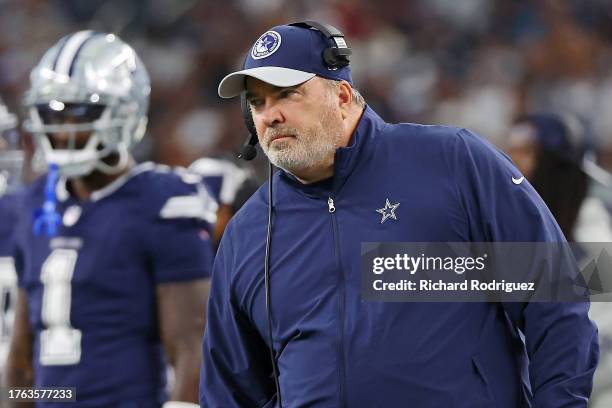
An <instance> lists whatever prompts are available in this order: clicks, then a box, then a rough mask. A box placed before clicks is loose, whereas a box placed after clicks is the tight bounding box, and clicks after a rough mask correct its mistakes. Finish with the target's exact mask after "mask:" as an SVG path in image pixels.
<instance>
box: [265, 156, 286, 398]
mask: <svg viewBox="0 0 612 408" xmlns="http://www.w3.org/2000/svg"><path fill="white" fill-rule="evenodd" d="M273 176H274V166H273V165H272V162H268V231H267V236H266V258H265V261H264V286H265V288H266V314H267V316H268V350H269V351H270V362H271V363H272V371H273V374H274V387H276V399H277V401H278V407H279V408H282V407H283V403H282V400H281V390H280V384H279V380H278V376H279V373H278V365H277V364H276V355H275V352H274V343H273V340H272V305H271V298H270V250H271V247H272V214H273V212H272V210H273V207H272V177H273Z"/></svg>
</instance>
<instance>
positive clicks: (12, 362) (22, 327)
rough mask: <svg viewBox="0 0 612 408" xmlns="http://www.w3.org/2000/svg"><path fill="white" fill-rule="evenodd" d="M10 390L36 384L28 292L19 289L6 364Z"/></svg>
mask: <svg viewBox="0 0 612 408" xmlns="http://www.w3.org/2000/svg"><path fill="white" fill-rule="evenodd" d="M6 381H7V384H6V385H7V387H8V388H15V387H31V386H32V384H33V382H34V371H33V369H32V331H31V329H30V322H29V319H28V298H27V294H26V291H25V290H24V289H23V288H19V290H18V292H17V302H16V306H15V323H14V325H13V337H12V339H11V346H10V349H9V355H8V358H7V362H6ZM15 406H19V407H31V406H33V405H31V404H30V403H27V404H26V403H19V404H18V405H15Z"/></svg>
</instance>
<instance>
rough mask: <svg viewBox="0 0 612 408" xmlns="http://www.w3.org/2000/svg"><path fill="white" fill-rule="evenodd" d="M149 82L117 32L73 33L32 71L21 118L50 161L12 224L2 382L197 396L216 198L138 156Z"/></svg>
mask: <svg viewBox="0 0 612 408" xmlns="http://www.w3.org/2000/svg"><path fill="white" fill-rule="evenodd" d="M149 93H150V82H149V76H148V74H147V71H146V69H145V67H144V66H143V64H142V62H141V61H140V59H139V58H138V56H137V55H136V53H135V52H134V50H133V49H132V48H131V47H130V46H128V45H127V44H125V43H124V42H123V41H121V40H120V39H119V38H118V37H116V36H114V35H112V34H103V33H95V32H91V31H81V32H77V33H75V34H72V35H69V36H67V37H65V38H63V39H62V40H60V41H59V42H58V43H57V44H56V45H54V46H53V47H51V48H50V49H49V50H48V51H47V52H46V53H45V54H44V56H43V58H42V59H41V61H40V63H39V64H38V66H36V67H35V68H34V70H33V71H32V74H31V88H30V90H29V91H28V92H27V94H26V97H25V102H26V107H27V109H28V111H29V121H28V122H27V124H26V126H27V128H28V129H29V130H30V131H31V132H32V133H33V134H34V136H35V138H36V141H37V146H38V149H40V151H41V152H42V155H43V156H44V158H45V160H46V161H47V163H49V171H48V174H47V177H46V179H44V178H43V179H41V180H38V181H37V182H35V183H34V184H33V185H32V186H31V188H30V189H29V190H28V191H27V192H26V194H25V198H24V204H23V211H22V214H24V216H22V217H21V218H20V223H19V226H18V229H17V230H18V232H17V234H18V235H17V246H18V250H17V254H16V265H17V271H18V277H19V281H18V283H19V292H18V299H17V310H16V318H15V333H14V337H13V341H12V343H11V351H10V355H9V361H8V383H9V386H11V387H17V386H19V387H22V386H35V387H37V388H46V387H74V388H75V390H74V391H75V394H76V395H75V397H76V401H77V402H76V403H74V402H60V403H59V404H55V405H54V406H66V407H81V406H82V407H160V406H162V404H163V406H164V407H184V406H195V404H194V403H195V402H196V401H197V383H198V368H199V364H200V363H199V361H200V352H199V345H200V339H201V336H202V331H203V326H204V319H203V316H202V312H203V311H204V310H205V302H206V299H207V294H208V287H209V283H208V276H209V273H210V267H211V264H212V257H213V255H212V254H213V252H212V245H211V242H210V239H209V237H210V229H211V224H212V223H213V222H214V213H215V210H216V203H214V201H213V200H211V198H210V197H209V196H208V195H207V193H206V190H205V189H204V188H203V187H202V185H201V184H200V183H199V181H200V180H199V178H198V177H197V176H194V175H190V174H187V173H185V172H182V173H181V172H175V171H172V170H170V169H168V168H165V167H162V166H156V165H154V164H152V163H144V164H141V165H134V163H133V159H132V158H131V155H130V153H129V151H130V149H131V148H132V146H133V145H134V144H135V143H136V142H137V141H138V140H139V139H140V138H141V137H142V136H143V134H144V132H145V127H146V122H147V107H148V102H149ZM37 210H38V211H37ZM32 213H36V217H35V218H34V219H32V216H31V214H32ZM26 215H28V216H26ZM164 351H165V355H164ZM166 358H167V360H168V361H169V363H170V364H171V365H172V367H173V369H174V382H173V387H172V390H171V393H170V401H168V402H165V401H166V399H167V398H168V396H167V395H166ZM164 402H165V403H164ZM62 404H65V405H62Z"/></svg>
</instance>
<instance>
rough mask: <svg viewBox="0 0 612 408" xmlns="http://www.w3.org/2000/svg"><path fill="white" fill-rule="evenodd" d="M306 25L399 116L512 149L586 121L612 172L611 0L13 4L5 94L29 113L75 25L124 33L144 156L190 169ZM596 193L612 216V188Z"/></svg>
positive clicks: (238, 140) (611, 362) (229, 140)
mask: <svg viewBox="0 0 612 408" xmlns="http://www.w3.org/2000/svg"><path fill="white" fill-rule="evenodd" d="M304 19H318V20H322V21H326V22H328V23H331V24H333V25H335V26H337V27H338V28H340V29H341V30H343V31H344V33H345V35H346V36H347V39H348V40H349V43H350V44H351V46H352V48H353V57H352V63H351V66H352V69H353V78H354V81H355V86H356V88H357V89H359V90H360V91H361V93H362V94H363V95H364V97H365V99H366V101H367V102H368V104H369V105H371V106H372V107H373V108H374V109H375V110H376V111H377V112H378V113H379V114H380V115H381V116H382V117H383V118H384V119H386V120H387V121H390V122H420V123H441V124H449V125H456V126H464V127H468V128H471V129H473V130H475V131H476V132H478V133H479V134H481V135H482V136H484V137H486V138H488V139H489V140H490V141H492V142H493V143H494V144H496V145H498V146H500V147H502V148H505V147H506V145H507V143H508V137H509V134H510V130H511V128H512V127H513V124H514V123H515V121H516V120H517V118H519V117H521V116H522V115H524V114H526V113H533V112H545V111H546V112H550V111H552V112H561V113H564V114H567V113H570V114H574V115H575V117H577V118H579V119H580V121H581V123H582V127H583V129H582V131H581V132H579V133H576V134H575V135H574V136H575V137H578V138H579V139H580V140H578V141H575V142H576V143H579V144H580V145H581V146H583V147H584V148H586V149H587V150H588V151H589V157H590V158H591V160H592V162H594V163H597V164H598V166H600V167H601V168H603V169H607V170H608V171H611V170H612V0H588V1H584V0H538V1H527V0H402V1H400V0H376V1H366V0H343V1H340V0H319V1H317V0H293V1H282V0H224V1H222V2H219V1H211V0H200V1H196V0H150V1H144V0H87V1H83V0H0V95H1V96H2V98H4V100H5V102H6V103H7V105H8V107H9V109H10V110H11V111H13V112H16V113H17V114H18V115H19V116H20V117H21V118H23V117H24V115H23V109H22V107H21V99H22V96H23V93H24V91H25V90H26V89H27V87H28V85H29V79H28V75H29V71H30V70H31V69H32V68H33V66H34V65H35V64H36V63H37V62H38V60H39V58H40V57H41V56H42V54H43V52H44V51H45V50H46V49H47V48H48V47H50V46H51V45H52V44H54V43H55V42H56V41H57V40H58V39H59V38H60V37H62V36H64V35H66V34H69V33H71V32H74V31H76V30H81V29H94V30H99V31H107V32H113V33H116V34H118V35H119V36H120V37H121V38H122V39H123V40H125V41H127V42H128V43H129V44H131V45H132V46H133V47H134V48H135V50H136V51H137V53H138V54H139V55H140V57H141V59H142V60H143V62H144V64H145V65H146V67H147V68H148V70H149V72H150V75H151V79H152V99H151V108H150V113H149V128H148V137H147V138H145V139H144V141H143V142H142V143H141V145H140V146H139V147H138V149H137V152H136V153H137V157H138V158H139V159H140V160H154V161H157V162H161V163H166V164H170V165H182V166H187V165H189V164H190V163H192V162H193V161H194V160H195V159H197V158H200V157H203V156H210V155H219V154H231V153H233V152H236V151H237V150H238V149H239V147H240V145H241V144H242V143H243V142H244V141H245V138H246V136H247V132H246V130H245V129H244V126H243V123H242V118H241V114H240V108H239V104H238V103H237V101H235V100H229V101H228V100H221V99H220V98H219V97H218V96H217V85H218V83H219V81H220V80H221V79H222V78H223V77H224V76H225V75H226V74H227V73H229V72H231V71H232V70H235V69H236V68H239V67H240V66H241V65H242V61H243V59H244V55H245V53H246V52H247V50H248V49H249V48H250V47H251V45H252V43H253V42H254V41H255V40H256V39H257V38H258V37H259V36H260V35H261V34H262V33H263V32H264V31H265V30H266V29H268V28H269V27H272V26H274V25H277V24H283V23H287V22H291V21H297V20H304ZM576 135H578V136H576ZM257 160H258V161H257V162H256V163H255V168H256V170H257V172H258V174H259V177H260V179H261V178H263V175H264V168H265V166H264V161H263V155H261V154H260V155H259V158H258V159H257ZM599 174H600V175H601V174H603V175H604V178H605V177H609V176H608V175H607V174H606V173H599ZM551 182H552V183H562V182H563V180H556V181H551ZM591 190H594V192H593V191H591V192H590V193H589V195H595V196H597V197H599V198H601V201H602V202H603V203H604V205H606V206H607V211H608V212H609V211H611V209H612V199H611V198H610V197H611V196H612V188H611V187H610V185H609V184H608V185H606V184H605V183H603V184H602V183H598V184H596V185H595V187H592V188H591ZM581 200H582V198H581ZM576 205H579V204H576ZM601 220H602V218H597V217H596V218H594V219H593V221H592V224H593V225H595V226H601V225H602V221H601ZM607 222H608V224H609V218H608V221H607ZM608 226H609V225H608ZM590 236H591V237H592V236H593V235H590ZM588 237H589V236H587V239H588ZM597 308H598V310H599V312H598V313H599V317H598V319H599V320H600V321H602V320H606V316H607V317H608V318H607V321H608V325H609V326H610V327H608V330H607V333H608V334H609V336H607V337H602V345H601V346H602V352H604V355H607V356H608V357H607V360H602V361H603V362H604V363H606V362H607V363H606V364H607V366H606V365H602V368H601V369H600V372H601V374H600V375H599V376H598V379H597V381H596V399H598V400H599V403H598V405H597V406H598V407H610V406H612V397H611V396H610V395H611V394H612V392H610V391H608V398H610V399H608V400H606V399H605V398H606V397H605V396H603V394H605V393H606V390H612V357H611V355H612V354H611V353H610V352H611V351H612V321H611V320H612V317H611V316H612V308H610V307H609V305H608V304H605V305H603V306H602V305H598V306H597ZM600 330H601V326H600ZM603 332H606V330H603Z"/></svg>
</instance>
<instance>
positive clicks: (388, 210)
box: [376, 198, 400, 224]
mask: <svg viewBox="0 0 612 408" xmlns="http://www.w3.org/2000/svg"><path fill="white" fill-rule="evenodd" d="M399 206H400V203H395V204H391V203H390V202H389V199H388V198H387V199H386V200H385V206H384V207H383V208H379V209H378V210H376V212H377V213H379V214H382V219H381V220H380V223H381V224H382V223H383V222H385V221H387V220H388V219H389V218H391V219H394V220H397V216H396V215H395V210H397V207H399Z"/></svg>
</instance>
